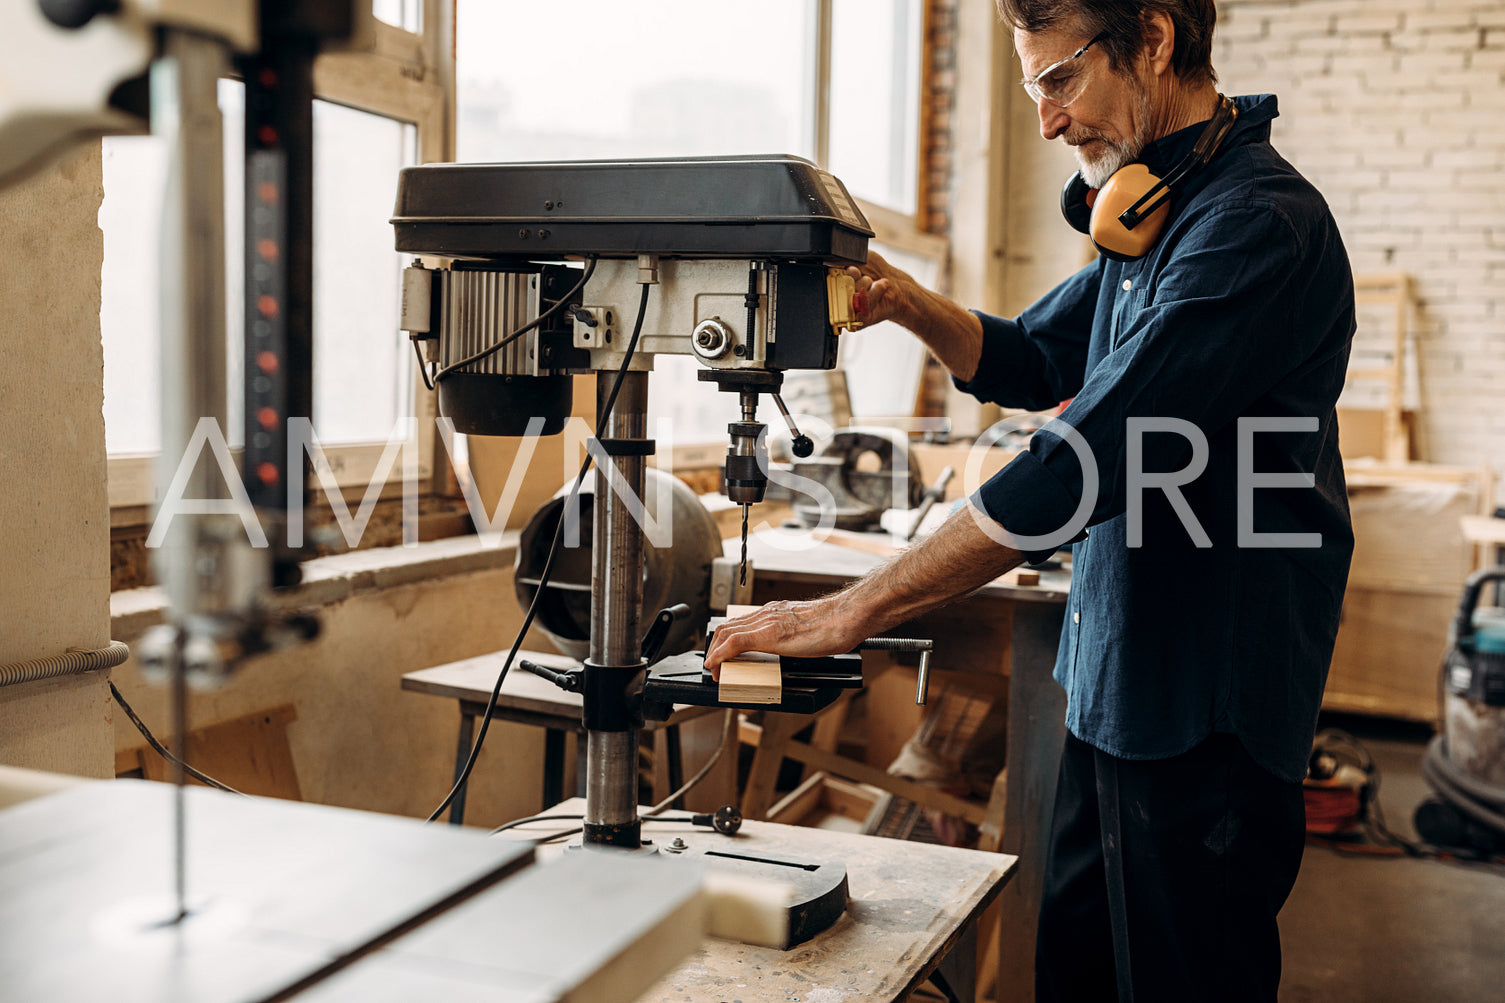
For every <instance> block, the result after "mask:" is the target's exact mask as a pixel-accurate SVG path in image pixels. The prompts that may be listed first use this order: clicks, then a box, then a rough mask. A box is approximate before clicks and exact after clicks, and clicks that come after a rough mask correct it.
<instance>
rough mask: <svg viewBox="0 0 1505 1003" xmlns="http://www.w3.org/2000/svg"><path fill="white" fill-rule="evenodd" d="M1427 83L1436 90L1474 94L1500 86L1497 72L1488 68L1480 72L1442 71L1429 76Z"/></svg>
mask: <svg viewBox="0 0 1505 1003" xmlns="http://www.w3.org/2000/svg"><path fill="white" fill-rule="evenodd" d="M1428 83H1429V84H1431V86H1432V87H1433V88H1435V89H1437V90H1445V91H1458V92H1460V93H1464V94H1474V93H1477V92H1480V91H1490V90H1496V89H1498V88H1499V86H1500V73H1499V71H1498V70H1491V69H1488V68H1485V69H1480V70H1465V69H1456V70H1442V71H1439V72H1437V73H1433V74H1431V75H1430V77H1429V79H1428Z"/></svg>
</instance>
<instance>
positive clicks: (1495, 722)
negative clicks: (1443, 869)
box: [1414, 567, 1505, 856]
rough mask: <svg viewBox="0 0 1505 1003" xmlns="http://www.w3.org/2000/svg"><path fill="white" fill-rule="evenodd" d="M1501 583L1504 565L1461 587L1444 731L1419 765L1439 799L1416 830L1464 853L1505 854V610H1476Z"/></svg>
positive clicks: (1444, 685)
mask: <svg viewBox="0 0 1505 1003" xmlns="http://www.w3.org/2000/svg"><path fill="white" fill-rule="evenodd" d="M1501 581H1505V567H1495V568H1489V569H1486V570H1483V571H1478V572H1475V573H1474V574H1473V575H1470V576H1469V578H1468V580H1467V582H1465V584H1464V588H1463V595H1462V596H1461V597H1460V599H1459V602H1458V613H1457V616H1456V617H1455V618H1454V620H1453V625H1452V629H1451V632H1450V633H1451V641H1450V645H1449V649H1448V653H1447V658H1446V661H1445V662H1444V663H1443V668H1442V676H1443V677H1442V680H1441V689H1442V694H1441V700H1442V707H1441V711H1442V719H1443V721H1442V723H1443V728H1442V733H1441V734H1440V735H1438V736H1437V737H1436V738H1434V739H1433V740H1432V742H1431V744H1430V745H1428V746H1427V751H1426V754H1425V756H1424V757H1423V758H1422V764H1421V768H1422V776H1423V777H1425V778H1426V781H1427V784H1428V785H1429V786H1430V787H1431V788H1432V790H1433V792H1434V795H1433V796H1432V797H1431V798H1428V799H1427V800H1426V801H1423V802H1422V803H1421V805H1420V806H1418V807H1417V809H1416V815H1415V819H1414V822H1415V825H1416V832H1417V834H1418V835H1419V836H1421V838H1422V839H1424V840H1426V841H1427V842H1428V843H1431V844H1432V845H1434V846H1438V847H1446V848H1448V849H1452V850H1454V851H1457V852H1459V853H1460V854H1468V855H1478V856H1494V855H1497V854H1505V609H1502V608H1500V607H1482V608H1481V607H1480V606H1479V597H1480V595H1481V594H1482V593H1483V591H1484V587H1485V586H1486V585H1488V584H1490V583H1491V582H1501ZM1498 596H1499V591H1498V586H1497V587H1496V600H1497V601H1498Z"/></svg>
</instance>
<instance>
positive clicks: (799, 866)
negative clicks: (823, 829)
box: [663, 839, 847, 951]
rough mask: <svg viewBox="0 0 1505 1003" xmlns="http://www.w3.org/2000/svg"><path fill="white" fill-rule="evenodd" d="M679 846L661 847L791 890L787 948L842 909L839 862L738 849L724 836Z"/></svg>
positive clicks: (843, 875) (843, 882)
mask: <svg viewBox="0 0 1505 1003" xmlns="http://www.w3.org/2000/svg"><path fill="white" fill-rule="evenodd" d="M706 843H707V845H705V846H690V847H685V848H683V849H678V850H676V849H672V848H665V849H664V851H663V852H664V853H665V854H666V855H670V856H678V857H681V858H687V859H693V860H697V861H699V862H700V863H702V864H703V865H704V866H705V868H706V870H707V871H708V872H710V873H712V874H715V873H723V874H732V875H736V876H737V877H741V878H747V879H751V880H754V881H768V882H782V883H784V884H787V885H790V886H792V887H793V889H794V894H793V896H792V898H791V899H790V901H789V905H788V907H787V908H788V913H789V926H788V934H787V936H786V938H785V940H784V943H782V944H779V945H777V946H778V947H779V949H780V950H784V951H787V950H789V949H790V948H792V947H798V946H799V945H800V944H803V943H804V942H805V941H807V940H809V939H810V938H811V937H814V936H815V935H816V934H818V933H823V932H824V931H826V930H828V929H830V928H831V926H832V924H834V923H835V922H836V921H837V920H838V919H840V918H841V916H842V913H844V912H846V909H847V869H846V867H845V865H843V864H838V863H821V862H819V861H813V860H796V859H793V858H790V857H783V856H775V855H773V854H764V853H739V852H738V851H737V850H736V849H735V845H736V844H735V843H734V842H733V843H732V847H733V848H730V849H724V848H722V847H723V846H724V845H725V844H726V843H727V840H725V839H723V840H721V841H720V842H719V843H711V842H710V840H709V839H707V841H706Z"/></svg>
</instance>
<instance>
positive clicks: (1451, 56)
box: [1396, 51, 1465, 87]
mask: <svg viewBox="0 0 1505 1003" xmlns="http://www.w3.org/2000/svg"><path fill="white" fill-rule="evenodd" d="M1397 62H1398V64H1399V65H1398V69H1399V72H1400V73H1401V74H1402V78H1401V79H1398V80H1397V81H1396V83H1397V84H1399V85H1400V86H1402V87H1416V86H1417V83H1416V80H1415V79H1406V78H1415V77H1419V76H1422V75H1424V74H1428V73H1436V72H1437V71H1439V70H1455V69H1461V68H1462V67H1463V64H1464V62H1465V54H1464V53H1459V52H1423V51H1417V52H1404V53H1401V55H1400V56H1399V57H1398V59H1397Z"/></svg>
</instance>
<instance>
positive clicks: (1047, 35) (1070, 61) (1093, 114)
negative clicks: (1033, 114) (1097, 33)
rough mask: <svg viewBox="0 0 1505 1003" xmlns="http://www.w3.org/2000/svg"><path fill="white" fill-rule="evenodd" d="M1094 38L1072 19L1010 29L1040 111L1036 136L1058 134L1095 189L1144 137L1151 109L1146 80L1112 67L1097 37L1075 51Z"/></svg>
mask: <svg viewBox="0 0 1505 1003" xmlns="http://www.w3.org/2000/svg"><path fill="white" fill-rule="evenodd" d="M1093 42H1094V40H1093V39H1092V38H1090V37H1088V36H1087V35H1085V34H1083V33H1082V31H1081V30H1080V29H1079V28H1077V27H1076V26H1075V25H1072V24H1065V25H1061V26H1060V27H1057V28H1052V29H1050V30H1048V31H1041V32H1033V33H1032V32H1027V31H1022V30H1021V31H1016V32H1014V48H1015V49H1016V50H1017V51H1018V53H1019V61H1020V62H1021V63H1022V64H1023V67H1024V79H1025V80H1026V81H1027V82H1033V83H1035V86H1034V87H1033V88H1028V89H1029V90H1030V91H1031V95H1030V96H1031V97H1033V98H1034V99H1035V105H1036V108H1037V109H1038V110H1039V112H1040V135H1041V136H1044V137H1045V138H1046V139H1055V138H1056V137H1058V136H1059V137H1061V138H1063V139H1064V140H1065V141H1066V144H1067V145H1068V146H1070V147H1072V149H1073V151H1074V152H1075V154H1076V158H1077V164H1078V165H1079V166H1080V168H1081V171H1082V176H1083V177H1084V178H1085V179H1086V180H1087V183H1088V184H1089V185H1091V186H1092V187H1094V188H1098V187H1101V186H1102V185H1103V183H1104V182H1106V181H1107V180H1108V178H1110V177H1112V176H1113V172H1114V171H1116V170H1118V169H1119V168H1120V167H1122V166H1123V165H1124V164H1127V163H1130V162H1132V161H1133V160H1135V159H1136V158H1137V157H1138V156H1139V154H1140V152H1141V151H1142V150H1143V149H1144V147H1145V145H1146V144H1147V143H1148V142H1149V139H1150V137H1149V129H1150V121H1149V119H1150V114H1149V91H1148V87H1147V86H1146V85H1145V82H1144V81H1142V80H1141V79H1140V78H1139V76H1137V75H1127V76H1125V75H1120V74H1118V73H1115V72H1113V70H1112V68H1111V67H1110V66H1109V64H1108V56H1107V53H1105V52H1104V51H1103V50H1102V46H1101V43H1100V42H1096V43H1094V44H1091V45H1090V47H1089V48H1088V49H1087V51H1086V52H1083V53H1082V54H1081V55H1079V56H1077V55H1075V54H1076V53H1077V52H1078V51H1079V50H1080V49H1081V48H1082V47H1083V46H1087V45H1088V44H1089V43H1093ZM1073 56H1075V58H1073ZM1063 60H1064V62H1063ZM1057 64H1059V65H1057ZM1052 67H1054V68H1052ZM1042 73H1043V74H1044V77H1043V78H1041V79H1039V80H1038V81H1036V78H1037V77H1040V75H1041V74H1042Z"/></svg>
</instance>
